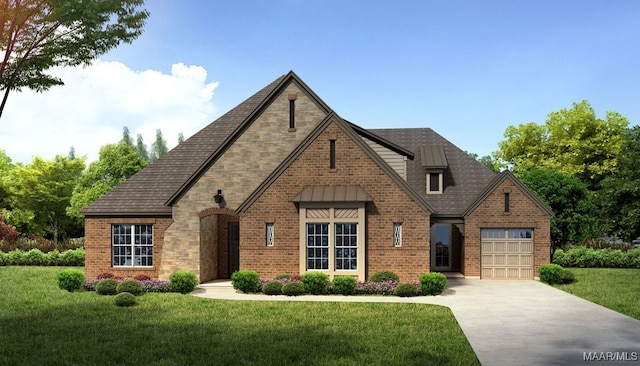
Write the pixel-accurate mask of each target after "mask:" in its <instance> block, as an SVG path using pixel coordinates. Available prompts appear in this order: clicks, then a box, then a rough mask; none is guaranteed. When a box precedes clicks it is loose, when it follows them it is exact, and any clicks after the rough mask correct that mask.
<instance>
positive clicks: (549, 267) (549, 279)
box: [538, 263, 565, 285]
mask: <svg viewBox="0 0 640 366" xmlns="http://www.w3.org/2000/svg"><path fill="white" fill-rule="evenodd" d="M538 272H539V273H540V281H542V282H545V283H548V284H550V285H553V284H556V283H562V281H563V278H564V277H565V269H564V268H562V266H560V265H557V264H555V263H551V264H545V265H542V266H540V269H539V270H538Z"/></svg>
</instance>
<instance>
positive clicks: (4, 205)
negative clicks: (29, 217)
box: [0, 150, 15, 209]
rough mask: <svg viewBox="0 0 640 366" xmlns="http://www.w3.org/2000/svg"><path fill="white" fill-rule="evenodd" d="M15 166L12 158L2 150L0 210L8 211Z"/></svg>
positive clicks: (0, 163) (0, 160) (0, 156)
mask: <svg viewBox="0 0 640 366" xmlns="http://www.w3.org/2000/svg"><path fill="white" fill-rule="evenodd" d="M14 168H15V166H14V165H13V164H12V163H11V158H10V157H8V156H7V154H6V153H5V152H4V150H0V209H8V208H9V202H8V197H7V194H8V192H7V190H8V187H9V179H10V177H11V174H12V172H13V170H14Z"/></svg>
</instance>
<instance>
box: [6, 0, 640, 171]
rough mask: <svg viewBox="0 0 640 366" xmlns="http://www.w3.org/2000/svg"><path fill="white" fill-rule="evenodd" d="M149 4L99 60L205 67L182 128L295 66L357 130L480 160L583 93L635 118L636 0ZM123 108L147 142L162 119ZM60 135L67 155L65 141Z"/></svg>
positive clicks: (638, 87)
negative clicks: (421, 141) (507, 134)
mask: <svg viewBox="0 0 640 366" xmlns="http://www.w3.org/2000/svg"><path fill="white" fill-rule="evenodd" d="M146 7H147V9H148V10H149V11H150V12H151V16H150V18H149V20H148V23H147V26H146V27H145V33H144V34H143V35H142V36H141V37H140V38H139V39H138V40H136V41H135V42H134V43H133V44H132V45H122V46H120V47H118V48H117V49H116V50H114V51H112V52H110V53H109V54H107V55H104V56H103V57H101V61H103V62H118V63H122V64H124V65H126V67H127V68H129V69H130V70H131V71H132V72H134V73H143V72H145V71H149V70H155V71H157V72H159V73H161V74H163V75H170V76H171V75H173V73H172V67H173V65H175V64H178V63H183V64H184V65H186V66H187V67H189V66H193V67H195V66H199V67H200V68H202V69H204V70H205V71H206V74H205V76H202V75H201V76H202V78H201V79H199V81H198V82H199V83H200V84H201V87H200V88H197V87H196V88H193V89H190V90H191V92H194V93H200V92H201V90H200V89H205V87H206V86H207V85H208V86H209V89H210V90H211V98H210V99H209V100H206V103H208V106H209V107H208V108H203V109H202V111H203V112H202V113H203V114H204V117H202V119H201V120H198V121H197V123H192V124H191V125H189V124H187V125H186V126H185V128H186V130H183V131H181V132H184V134H185V136H187V137H188V136H189V135H191V134H193V133H194V132H196V131H197V130H198V129H199V128H202V127H204V125H206V123H207V122H209V121H212V120H213V119H215V118H217V117H219V116H220V115H221V114H223V113H224V112H226V111H227V110H229V109H230V108H232V107H234V106H235V105H237V104H238V103H240V102H241V101H242V100H244V99H245V98H247V97H249V96H250V95H251V94H253V93H254V92H256V91H257V90H259V89H261V88H262V87H264V86H265V85H267V84H268V83H270V82H271V81H273V80H274V79H275V78H277V77H278V76H280V75H282V74H285V73H286V72H288V71H289V70H293V71H295V72H296V73H297V74H298V75H299V76H300V77H301V78H302V79H303V80H304V81H305V82H306V83H307V84H308V85H309V86H310V87H311V88H312V89H313V90H314V91H315V92H316V93H317V94H318V95H319V96H320V97H321V98H322V99H323V100H324V101H325V102H326V103H327V104H328V105H329V106H330V107H331V108H333V109H334V110H335V111H336V112H337V113H338V114H339V115H340V116H342V117H343V118H345V119H347V120H350V121H351V122H354V123H356V124H359V125H360V126H362V127H365V128H385V127H387V128H391V127H431V128H433V129H434V130H435V131H436V132H438V133H440V134H441V135H443V136H444V137H445V138H447V139H449V140H450V141H452V142H453V143H455V144H456V145H458V146H459V147H460V148H462V149H464V150H467V151H470V152H475V153H478V154H479V155H481V156H482V155H487V154H489V153H491V152H492V151H495V150H497V149H498V142H499V141H500V140H502V139H503V133H504V131H505V129H506V127H507V126H509V125H518V124H521V123H527V122H537V123H543V122H544V121H545V119H546V116H547V114H548V113H550V112H552V111H557V110H560V109H562V108H570V107H571V104H572V103H573V102H580V101H581V100H585V99H586V100H587V101H589V103H590V104H591V105H592V107H594V109H595V111H596V113H597V115H598V117H601V118H604V116H605V112H606V111H608V110H611V111H616V112H619V113H621V114H622V115H623V116H626V117H627V118H628V119H629V121H630V124H632V125H635V124H637V123H638V121H640V103H638V101H639V97H640V72H639V70H640V57H639V56H640V55H639V53H640V52H639V44H640V42H639V40H640V27H639V26H638V19H640V2H637V1H619V0H612V1H595V0H582V1H371V0H369V1H311V0H307V1H300V0H272V1H212V0H188V1H175V0H148V1H147V5H146ZM198 70H200V69H198ZM216 83H217V84H216ZM164 92H165V93H171V90H165V91H164ZM23 94H24V93H23ZM89 94H91V93H89ZM178 94H180V95H179V96H177V97H176V98H177V100H181V99H179V98H185V99H188V98H189V95H188V93H186V94H187V95H185V92H182V91H181V92H180V93H178ZM33 98H47V94H46V93H45V94H41V95H35V96H34V97H33ZM205 99H206V98H205ZM10 102H11V101H10ZM203 103H204V102H203ZM122 118H123V119H125V120H127V121H126V123H127V124H129V126H130V128H131V129H132V131H133V133H134V134H135V133H136V132H141V131H143V132H145V133H146V134H147V135H145V141H147V142H148V143H150V142H151V141H152V139H153V136H150V135H148V134H149V133H150V132H149V131H152V130H153V129H152V128H153V126H150V125H149V124H147V125H146V127H144V128H143V127H142V126H137V125H136V120H135V118H131V119H128V117H122ZM185 118H187V117H185ZM4 120H5V117H4V116H3V121H2V123H0V125H2V124H4V123H5V121H4ZM184 121H186V119H183V118H177V120H176V121H175V122H174V124H175V125H181V124H185V122H184ZM96 123H97V124H99V123H102V122H96ZM104 123H110V124H113V131H115V132H111V133H104V134H101V136H102V138H103V139H104V141H98V140H96V141H95V142H94V145H97V146H100V145H104V144H106V143H110V142H114V141H112V140H113V139H114V138H116V139H117V134H118V133H119V131H120V130H121V125H122V124H123V121H122V120H120V121H108V122H104ZM167 123H169V124H170V123H171V122H167ZM158 128H162V130H163V132H164V131H166V130H169V129H170V127H169V125H166V124H162V125H159V126H158ZM176 131H177V130H176ZM1 133H2V130H0V134H1ZM174 133H175V131H173V130H172V132H167V133H166V134H165V137H166V138H167V140H173V139H174V136H172V134H174ZM171 142H172V141H170V143H171ZM2 143H3V141H2V140H1V139H0V149H3V148H4V147H3V145H2ZM71 143H73V141H71ZM60 145H61V146H60V147H59V149H58V150H59V153H66V151H68V149H69V141H68V140H65V141H61V142H60ZM86 149H90V148H84V150H86ZM76 150H78V148H77V147H76ZM80 150H81V151H78V153H80V154H88V155H89V157H90V160H91V157H92V156H93V155H95V153H94V152H90V151H83V149H80ZM7 153H8V155H9V156H11V157H13V155H12V153H11V151H7ZM31 153H38V152H37V151H36V150H34V151H32V152H31ZM21 154H22V153H21ZM45 155H46V154H45ZM45 157H48V156H45ZM14 160H20V159H16V158H14Z"/></svg>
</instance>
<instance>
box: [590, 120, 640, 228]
mask: <svg viewBox="0 0 640 366" xmlns="http://www.w3.org/2000/svg"><path fill="white" fill-rule="evenodd" d="M639 165H640V126H634V127H632V128H630V129H628V130H627V132H626V133H625V142H624V144H623V146H622V151H621V152H620V155H619V156H618V171H617V172H616V173H615V174H614V175H612V176H611V177H608V178H606V179H604V180H603V181H602V182H601V184H600V186H601V189H600V190H599V191H598V193H597V200H598V204H599V206H600V211H601V214H600V227H601V229H602V231H603V232H604V233H606V234H609V235H616V236H620V237H622V238H624V239H627V240H631V239H635V238H636V237H639V236H640V169H638V167H639Z"/></svg>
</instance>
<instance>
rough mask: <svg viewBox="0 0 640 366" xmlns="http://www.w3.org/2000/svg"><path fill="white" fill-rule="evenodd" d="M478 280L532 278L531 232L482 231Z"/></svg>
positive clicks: (511, 230)
mask: <svg viewBox="0 0 640 366" xmlns="http://www.w3.org/2000/svg"><path fill="white" fill-rule="evenodd" d="M480 245H481V258H482V260H481V269H482V270H481V278H484V279H514V280H515V279H526V280H532V279H533V230H532V229H482V231H481V242H480Z"/></svg>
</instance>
